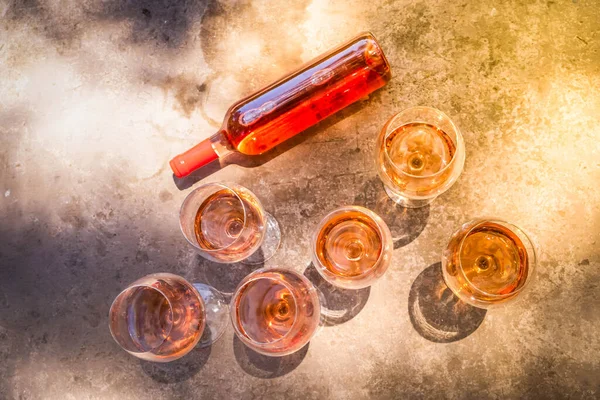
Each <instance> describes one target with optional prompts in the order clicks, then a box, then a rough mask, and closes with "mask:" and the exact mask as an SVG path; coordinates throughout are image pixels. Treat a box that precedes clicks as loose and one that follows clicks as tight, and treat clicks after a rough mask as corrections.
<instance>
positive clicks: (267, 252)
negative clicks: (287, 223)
mask: <svg viewBox="0 0 600 400" xmlns="http://www.w3.org/2000/svg"><path fill="white" fill-rule="evenodd" d="M279 243H281V230H280V229H279V223H278V222H277V220H276V219H275V217H273V216H272V215H271V214H269V213H265V240H264V241H263V243H262V245H261V246H260V247H259V248H258V250H256V251H255V252H254V253H252V255H251V256H250V257H248V258H246V259H245V260H243V261H242V264H250V265H256V264H263V263H264V262H265V261H267V260H268V259H269V258H271V257H273V256H274V255H275V253H276V252H277V249H278V248H279Z"/></svg>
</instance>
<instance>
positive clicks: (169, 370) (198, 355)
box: [140, 329, 211, 383]
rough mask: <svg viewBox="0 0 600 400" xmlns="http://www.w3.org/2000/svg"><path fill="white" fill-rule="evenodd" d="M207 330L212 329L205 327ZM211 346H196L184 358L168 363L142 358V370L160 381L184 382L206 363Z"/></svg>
mask: <svg viewBox="0 0 600 400" xmlns="http://www.w3.org/2000/svg"><path fill="white" fill-rule="evenodd" d="M204 331H205V334H204V335H203V336H202V337H203V338H204V337H205V336H206V332H209V333H208V334H209V335H210V330H208V329H205V330H204ZM210 353H211V346H208V347H205V348H202V349H200V348H194V349H193V350H192V351H190V352H189V353H188V354H186V355H185V356H183V357H182V358H180V359H178V360H175V361H171V362H168V363H158V362H150V361H146V360H140V365H141V367H142V371H144V373H145V374H146V375H148V376H149V377H150V378H152V379H153V380H155V381H156V382H159V383H177V382H183V381H186V380H188V379H190V378H191V377H193V376H194V375H196V374H197V373H198V372H199V371H200V370H201V369H202V367H204V365H205V364H206V362H207V361H208V359H209V357H210Z"/></svg>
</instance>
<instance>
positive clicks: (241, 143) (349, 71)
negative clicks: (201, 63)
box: [170, 33, 391, 178]
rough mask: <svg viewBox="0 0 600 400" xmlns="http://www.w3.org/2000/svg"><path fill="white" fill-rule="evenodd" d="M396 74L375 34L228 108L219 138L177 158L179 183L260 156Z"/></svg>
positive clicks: (174, 165) (175, 168)
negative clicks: (223, 162) (214, 166)
mask: <svg viewBox="0 0 600 400" xmlns="http://www.w3.org/2000/svg"><path fill="white" fill-rule="evenodd" d="M390 78H391V70H390V66H389V64H388V61H387V60H386V58H385V55H384V54H383V50H382V49H381V47H380V46H379V43H377V40H376V39H375V37H374V36H373V35H372V34H371V33H363V34H361V35H359V36H358V37H356V38H354V39H352V40H350V41H349V42H347V43H345V44H343V45H341V46H339V47H337V48H335V49H333V50H331V51H330V52H328V53H326V54H324V55H322V56H320V57H318V58H317V59H315V60H313V61H311V62H309V63H308V64H306V65H305V66H303V67H302V68H300V69H299V70H298V71H296V72H293V73H291V74H289V75H287V76H285V77H283V78H282V79H280V80H278V81H277V82H275V83H273V84H271V85H269V86H267V87H266V88H264V89H262V90H260V91H258V92H256V93H254V94H252V95H250V96H248V97H246V98H245V99H243V100H240V101H238V102H237V103H235V104H234V105H233V106H231V107H230V108H229V110H228V111H227V114H226V115H225V119H224V121H223V125H222V127H221V129H220V130H219V132H217V133H216V134H214V135H213V136H211V137H210V138H208V139H206V140H204V141H202V142H200V143H199V144H198V145H196V146H194V147H192V148H191V149H190V150H188V151H186V152H185V153H183V154H180V155H178V156H176V157H175V158H173V159H172V160H171V162H170V165H171V169H173V172H174V173H175V175H176V176H177V177H179V178H181V177H184V176H186V175H189V174H190V173H191V172H192V171H194V170H196V169H198V168H200V167H202V166H203V165H206V164H208V163H210V162H211V161H214V160H216V159H218V158H222V157H225V156H226V155H228V154H230V153H231V152H233V151H238V152H240V153H243V154H247V155H258V154H262V153H264V152H265V151H267V150H269V149H271V148H272V147H274V146H276V145H277V144H279V143H281V142H283V141H284V140H287V139H289V138H290V137H292V136H294V135H296V134H298V133H300V132H302V131H303V130H305V129H307V128H309V127H310V126H312V125H314V124H316V123H317V122H319V121H321V120H322V119H324V118H326V117H328V116H330V115H331V114H334V113H336V112H337V111H339V110H341V109H342V108H344V107H346V106H348V105H350V104H352V103H354V102H356V101H357V100H359V99H361V98H364V97H365V96H367V95H368V94H370V93H371V92H373V91H375V90H377V89H379V88H380V87H382V86H384V85H385V84H386V83H387V81H389V80H390Z"/></svg>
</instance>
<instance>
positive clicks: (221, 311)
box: [194, 283, 229, 348]
mask: <svg viewBox="0 0 600 400" xmlns="http://www.w3.org/2000/svg"><path fill="white" fill-rule="evenodd" d="M194 287H195V288H196V290H197V291H198V292H199V293H200V296H202V300H203V301H204V308H205V311H206V325H205V327H204V332H203V333H202V337H201V338H200V341H199V342H198V344H197V345H196V346H197V347H199V348H204V347H208V346H210V345H211V344H213V343H214V342H216V341H217V340H219V338H220V337H221V335H223V333H224V332H225V329H226V328H227V323H228V322H229V307H228V306H227V302H226V301H225V298H224V297H223V295H222V294H221V293H220V292H219V291H217V289H215V288H213V287H212V286H209V285H205V284H204V283H194Z"/></svg>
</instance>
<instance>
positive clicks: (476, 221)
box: [458, 217, 537, 299]
mask: <svg viewBox="0 0 600 400" xmlns="http://www.w3.org/2000/svg"><path fill="white" fill-rule="evenodd" d="M485 222H494V223H499V224H501V225H504V226H505V227H506V228H508V229H510V230H511V231H512V232H513V233H515V234H516V235H517V236H518V237H519V239H520V240H523V239H525V240H527V242H528V244H529V246H527V243H523V245H524V247H526V248H527V247H530V248H531V253H532V254H531V256H532V257H531V258H533V259H532V260H529V259H528V260H527V269H528V270H527V277H526V278H525V283H524V284H523V285H521V287H519V288H517V289H515V290H513V291H512V292H510V293H506V294H494V293H489V292H486V291H485V290H482V289H480V288H478V287H477V286H476V285H475V284H474V283H473V282H471V280H470V279H469V278H468V277H467V275H466V274H465V270H464V268H463V265H462V260H461V258H460V255H461V253H462V248H463V244H464V243H465V240H466V239H467V237H468V236H469V235H470V234H471V232H473V230H474V229H476V228H477V227H478V226H480V225H481V224H483V223H485ZM470 223H473V226H471V227H470V228H469V230H468V231H467V232H466V233H465V236H464V237H463V238H462V239H461V241H460V246H459V247H458V269H459V270H460V273H461V274H462V276H463V277H464V278H465V281H466V282H467V283H468V284H469V285H470V287H471V288H472V289H474V290H475V291H476V292H478V293H480V294H483V295H484V296H488V297H491V298H493V299H507V298H511V297H513V296H515V295H517V294H519V293H521V292H522V291H523V289H525V288H526V287H527V286H529V282H530V280H531V277H532V275H533V272H534V270H535V268H536V262H537V252H536V248H535V244H534V242H533V240H532V239H531V238H530V237H529V235H527V234H526V233H525V232H524V231H523V230H522V229H521V228H519V227H518V226H516V225H515V224H512V223H510V222H507V221H504V220H502V219H499V218H489V217H488V218H477V219H474V220H471V221H469V222H467V224H470ZM521 236H522V237H521ZM525 252H526V253H528V256H529V251H528V250H527V249H525ZM528 258H529V257H528Z"/></svg>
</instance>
